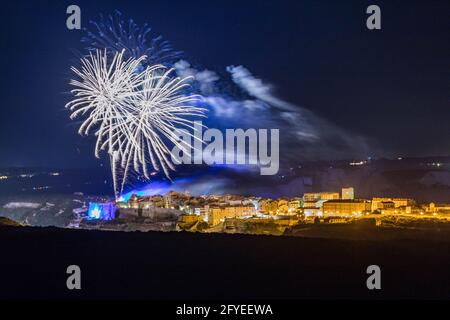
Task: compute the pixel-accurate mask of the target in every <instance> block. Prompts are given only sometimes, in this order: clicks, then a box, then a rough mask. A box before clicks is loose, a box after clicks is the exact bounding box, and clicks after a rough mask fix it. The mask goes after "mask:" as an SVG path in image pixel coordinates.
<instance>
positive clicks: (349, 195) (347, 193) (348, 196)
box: [342, 187, 355, 200]
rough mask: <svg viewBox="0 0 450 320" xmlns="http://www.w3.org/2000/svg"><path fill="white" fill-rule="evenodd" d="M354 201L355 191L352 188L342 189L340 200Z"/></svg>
mask: <svg viewBox="0 0 450 320" xmlns="http://www.w3.org/2000/svg"><path fill="white" fill-rule="evenodd" d="M353 199H355V190H354V189H353V188H352V187H349V188H342V200H353Z"/></svg>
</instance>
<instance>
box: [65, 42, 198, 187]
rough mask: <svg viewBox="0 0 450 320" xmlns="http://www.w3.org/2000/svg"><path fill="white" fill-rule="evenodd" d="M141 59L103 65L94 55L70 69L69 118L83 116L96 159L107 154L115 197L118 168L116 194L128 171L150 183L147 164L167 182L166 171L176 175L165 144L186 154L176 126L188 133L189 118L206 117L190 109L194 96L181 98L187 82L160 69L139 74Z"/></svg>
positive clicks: (119, 55)
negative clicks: (72, 77)
mask: <svg viewBox="0 0 450 320" xmlns="http://www.w3.org/2000/svg"><path fill="white" fill-rule="evenodd" d="M143 59H145V57H141V58H139V59H133V58H130V59H128V60H126V61H124V60H123V52H122V53H117V54H116V55H115V56H114V58H113V60H112V62H111V63H108V61H107V55H106V51H105V52H104V53H102V52H100V51H97V52H96V54H95V55H90V56H89V57H86V58H83V59H82V60H81V62H82V69H81V71H79V70H78V69H76V68H73V67H72V70H73V71H74V72H75V74H76V75H77V76H78V77H79V78H80V79H81V81H78V80H72V81H71V82H70V84H71V85H73V86H75V87H76V89H74V90H72V93H73V94H74V95H75V97H76V99H74V100H73V101H71V102H69V103H68V104H67V105H66V107H67V108H70V110H71V111H73V112H72V114H71V118H72V119H73V118H76V117H79V116H86V119H85V120H84V122H83V123H82V124H81V126H80V129H79V133H80V134H89V132H90V130H91V129H95V130H96V131H95V135H96V136H97V142H96V147H95V155H96V156H97V157H98V156H99V153H100V151H101V150H105V149H106V150H107V152H108V154H109V155H110V160H111V170H112V175H113V181H114V191H115V193H116V195H118V188H117V185H118V170H117V169H118V168H117V167H118V166H120V167H121V168H122V169H123V177H122V184H121V189H120V192H122V191H123V188H124V185H125V183H126V181H127V178H128V175H129V174H130V171H135V172H137V173H140V174H143V175H144V176H145V177H146V178H149V174H148V167H149V165H151V166H152V167H153V168H154V169H155V170H156V171H159V170H160V168H162V170H163V171H164V173H165V175H166V176H167V177H169V170H175V167H174V165H173V164H172V162H171V160H170V159H169V157H170V149H169V144H172V145H176V146H177V147H179V148H180V149H182V150H183V151H185V152H190V148H191V146H190V145H183V143H182V142H179V140H178V136H177V135H176V134H175V130H176V129H177V128H179V127H180V126H182V127H187V128H191V129H193V122H192V120H191V119H189V118H190V117H192V116H203V115H204V112H205V109H202V108H199V107H195V106H193V105H192V104H193V102H195V101H198V100H199V98H200V97H199V96H197V95H190V96H189V95H184V94H183V93H182V92H183V89H184V88H185V87H186V86H188V84H187V80H188V79H189V78H179V77H172V76H171V74H172V72H173V70H172V69H170V70H167V69H166V68H165V67H163V66H161V65H156V66H152V67H148V68H147V69H146V70H144V71H143V72H139V71H138V70H139V68H141V61H142V60H143ZM191 136H193V135H191Z"/></svg>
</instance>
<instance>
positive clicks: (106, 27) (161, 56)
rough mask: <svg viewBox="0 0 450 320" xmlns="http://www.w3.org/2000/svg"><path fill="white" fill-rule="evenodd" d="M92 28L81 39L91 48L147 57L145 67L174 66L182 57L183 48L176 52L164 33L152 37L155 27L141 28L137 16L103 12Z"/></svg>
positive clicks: (135, 56)
mask: <svg viewBox="0 0 450 320" xmlns="http://www.w3.org/2000/svg"><path fill="white" fill-rule="evenodd" d="M90 23H91V25H92V27H93V28H92V30H87V29H85V31H86V36H85V37H83V39H82V40H81V41H82V42H84V43H85V44H86V45H87V49H88V50H89V51H95V50H97V49H100V50H103V49H107V50H108V52H110V53H112V54H114V53H116V52H122V50H125V56H126V57H127V58H130V57H132V58H135V59H137V58H139V57H142V56H146V59H144V60H143V61H142V64H143V66H144V67H146V66H152V65H156V64H162V65H165V66H172V65H173V63H175V62H176V61H178V60H179V59H180V58H181V55H182V53H181V52H180V51H174V50H173V48H172V46H171V45H170V43H169V42H168V41H166V40H164V39H163V38H162V36H157V37H152V36H151V33H152V29H151V28H150V27H149V26H148V25H147V24H144V26H143V27H139V26H138V25H137V24H136V23H135V22H134V21H133V19H130V20H128V21H126V20H124V19H123V17H122V14H121V13H120V12H119V11H117V10H116V11H115V12H114V14H113V15H109V16H103V15H100V19H99V21H98V22H95V21H91V22H90Z"/></svg>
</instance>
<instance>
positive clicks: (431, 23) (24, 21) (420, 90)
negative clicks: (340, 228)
mask: <svg viewBox="0 0 450 320" xmlns="http://www.w3.org/2000/svg"><path fill="white" fill-rule="evenodd" d="M72 3H75V4H78V5H79V6H80V7H81V10H82V23H83V25H84V24H87V23H88V21H89V20H91V19H95V18H97V17H98V14H99V13H111V12H112V11H113V10H114V9H119V10H121V11H122V12H123V13H124V14H125V15H127V16H129V17H133V18H134V19H135V20H136V22H138V23H139V24H142V23H144V22H147V21H148V22H149V23H150V24H151V25H152V27H153V29H154V30H155V31H156V32H157V33H158V34H162V35H163V36H164V37H165V38H166V39H168V40H170V41H171V43H172V44H173V46H174V47H175V48H176V49H178V50H182V51H184V53H185V56H186V57H187V59H189V61H192V62H196V63H198V64H201V65H202V66H203V67H204V68H208V69H211V70H216V71H221V70H224V68H225V67H226V66H228V65H231V64H234V65H244V66H246V67H247V68H248V69H249V70H251V71H252V73H253V74H254V75H255V76H257V77H258V78H261V79H263V80H264V81H267V82H269V83H272V84H274V86H275V91H276V93H277V95H278V96H279V97H281V98H283V99H284V100H287V101H290V102H292V103H294V104H296V105H301V106H303V107H305V108H307V109H309V110H311V111H313V112H314V113H316V114H317V115H319V116H321V117H323V118H325V119H328V120H329V121H331V122H333V123H335V124H336V125H338V126H339V127H343V128H347V129H349V130H350V131H352V132H355V133H356V134H358V135H362V136H364V137H366V138H367V139H368V140H370V141H373V142H374V143H375V144H376V145H377V146H378V147H379V148H380V150H381V152H380V154H378V156H397V155H402V156H428V155H448V154H450V139H449V138H450V126H449V125H448V123H449V122H450V95H449V92H450V77H449V76H450V23H449V19H448V18H449V13H450V2H449V1H444V0H443V1H429V0H428V1H425V0H422V1H378V0H377V1H337V0H335V1H317V0H315V1H298V0H295V1H294V0H292V1H260V0H258V1H256V0H255V1H253V0H252V1H250V0H248V1H230V0H220V1H211V0H209V1H184V0H182V1H176V0H172V1H159V0H153V1H110V0H109V1H75V2H72V1H70V2H69V1H33V2H31V1H22V0H16V1H11V2H10V3H9V4H5V3H3V4H2V10H1V13H0V24H1V25H0V35H1V36H0V37H1V43H2V45H1V47H2V51H1V55H2V57H1V59H0V67H1V70H2V76H1V77H0V88H1V99H0V101H1V106H0V119H1V122H0V150H1V151H0V155H1V157H0V167H1V166H52V167H77V166H92V165H96V164H97V162H96V161H95V160H94V157H93V154H92V149H93V145H92V140H90V139H86V138H82V137H80V136H78V135H77V134H76V126H75V125H74V124H73V123H71V121H70V120H69V118H68V113H67V111H66V110H64V104H65V103H66V102H67V99H68V94H67V91H68V89H69V87H68V85H67V82H68V80H69V75H70V73H69V66H70V65H71V63H72V62H73V59H74V54H73V52H72V50H73V49H75V50H81V49H82V45H81V44H80V38H81V31H69V30H67V29H66V27H65V20H66V17H67V16H66V14H65V10H66V7H67V6H68V5H69V4H72ZM372 3H375V4H378V5H379V6H380V7H381V9H382V30H381V31H369V30H367V29H366V27H365V20H366V16H367V15H366V14H365V8H366V7H367V6H368V5H369V4H372Z"/></svg>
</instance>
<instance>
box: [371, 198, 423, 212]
mask: <svg viewBox="0 0 450 320" xmlns="http://www.w3.org/2000/svg"><path fill="white" fill-rule="evenodd" d="M392 203H393V208H392ZM414 205H415V202H414V200H412V199H406V198H373V199H372V206H371V211H377V210H378V211H381V210H388V209H398V208H401V207H412V206H414Z"/></svg>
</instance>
